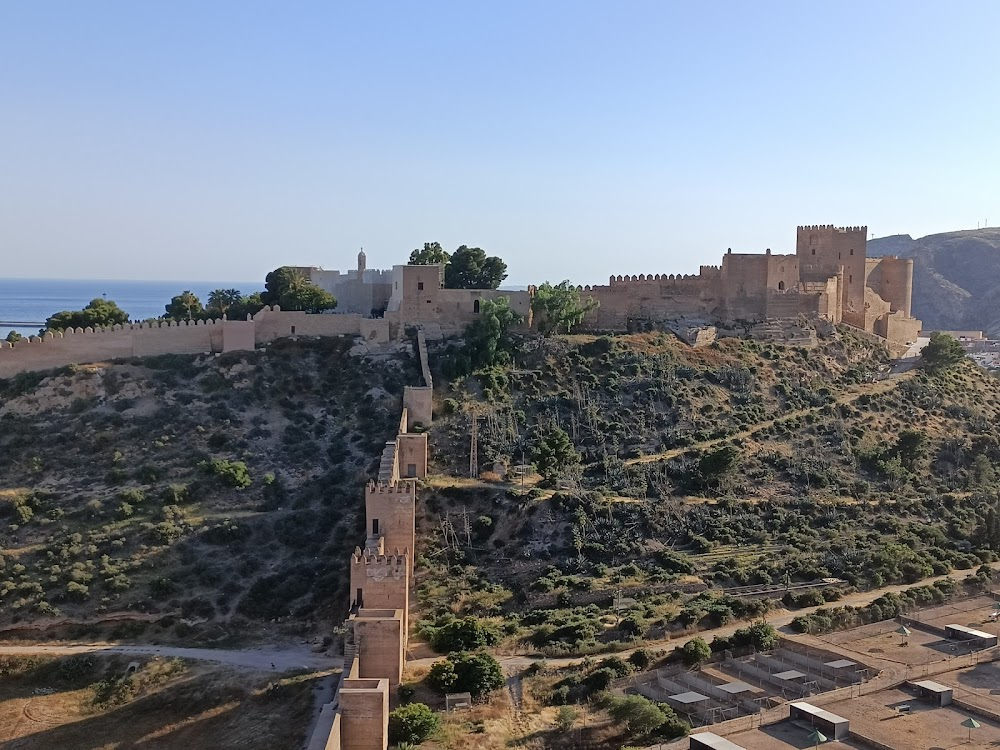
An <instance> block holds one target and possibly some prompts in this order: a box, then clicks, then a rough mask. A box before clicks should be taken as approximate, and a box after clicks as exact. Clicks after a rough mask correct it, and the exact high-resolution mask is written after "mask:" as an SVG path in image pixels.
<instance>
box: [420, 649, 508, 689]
mask: <svg viewBox="0 0 1000 750" xmlns="http://www.w3.org/2000/svg"><path fill="white" fill-rule="evenodd" d="M427 682H428V684H430V686H431V687H432V688H433V689H434V690H436V691H438V692H439V693H451V692H455V693H470V694H471V695H472V697H473V698H481V697H483V696H484V695H488V694H489V693H492V692H493V691H495V690H499V689H500V688H502V687H503V686H504V677H503V669H502V668H501V667H500V662H498V661H497V660H496V659H494V658H493V657H492V656H490V655H489V654H487V653H486V652H484V651H478V652H475V653H471V652H463V653H458V654H454V655H452V656H449V657H448V658H447V659H444V660H443V661H439V662H435V663H434V665H433V666H432V667H431V671H430V673H429V674H428V675H427Z"/></svg>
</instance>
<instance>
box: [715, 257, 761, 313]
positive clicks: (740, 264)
mask: <svg viewBox="0 0 1000 750" xmlns="http://www.w3.org/2000/svg"><path fill="white" fill-rule="evenodd" d="M768 262H769V258H768V256H766V255H746V254H743V253H731V252H730V253H726V254H725V255H724V256H722V276H721V286H720V289H719V294H720V296H721V297H722V298H723V299H725V300H726V307H727V308H728V309H732V308H734V307H737V306H742V305H745V304H746V303H739V302H738V300H739V299H740V298H741V297H748V296H753V295H760V294H763V292H764V290H765V289H767V275H768ZM760 310H761V313H763V306H761V308H760Z"/></svg>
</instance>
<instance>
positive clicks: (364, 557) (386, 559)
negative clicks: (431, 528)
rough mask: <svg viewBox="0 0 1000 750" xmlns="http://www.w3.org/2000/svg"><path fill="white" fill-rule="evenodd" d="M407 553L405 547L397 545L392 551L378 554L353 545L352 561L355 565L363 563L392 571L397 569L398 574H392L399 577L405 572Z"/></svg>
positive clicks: (408, 553)
mask: <svg viewBox="0 0 1000 750" xmlns="http://www.w3.org/2000/svg"><path fill="white" fill-rule="evenodd" d="M409 555H410V552H409V550H407V549H405V548H404V549H399V548H398V547H397V548H396V550H395V552H393V553H387V554H384V555H380V554H374V553H372V552H369V551H368V550H367V549H365V550H362V549H361V547H355V548H354V555H353V558H354V560H353V561H354V563H355V564H357V565H364V566H366V567H371V568H386V569H387V570H390V571H393V572H395V571H397V570H398V575H394V576H393V577H395V578H399V577H401V576H403V575H404V574H405V571H406V565H407V558H408V557H409Z"/></svg>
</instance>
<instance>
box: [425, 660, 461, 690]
mask: <svg viewBox="0 0 1000 750" xmlns="http://www.w3.org/2000/svg"><path fill="white" fill-rule="evenodd" d="M457 682H458V673H457V672H455V662H453V661H452V660H451V659H442V660H441V661H436V662H434V663H433V664H432V665H431V670H430V672H428V673H427V684H428V685H430V686H431V689H433V690H436V691H437V692H439V693H450V692H451V691H453V690H454V689H455V684H456V683H457Z"/></svg>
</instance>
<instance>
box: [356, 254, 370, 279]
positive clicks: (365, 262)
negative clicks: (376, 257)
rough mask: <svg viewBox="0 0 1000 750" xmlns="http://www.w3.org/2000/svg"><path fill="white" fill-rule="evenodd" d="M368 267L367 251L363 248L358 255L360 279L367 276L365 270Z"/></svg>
mask: <svg viewBox="0 0 1000 750" xmlns="http://www.w3.org/2000/svg"><path fill="white" fill-rule="evenodd" d="M367 267H368V258H367V257H366V256H365V249H364V248H361V252H360V253H358V278H359V279H360V278H363V277H364V275H365V269H366V268H367Z"/></svg>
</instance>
